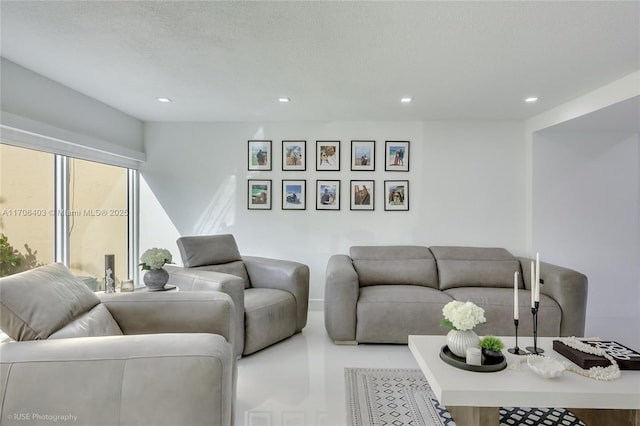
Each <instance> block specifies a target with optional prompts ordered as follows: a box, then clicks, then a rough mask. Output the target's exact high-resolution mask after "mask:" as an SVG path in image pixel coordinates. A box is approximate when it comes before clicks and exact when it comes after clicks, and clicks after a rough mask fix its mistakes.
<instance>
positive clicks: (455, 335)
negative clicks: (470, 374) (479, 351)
mask: <svg viewBox="0 0 640 426" xmlns="http://www.w3.org/2000/svg"><path fill="white" fill-rule="evenodd" d="M447 346H448V347H449V350H450V351H451V352H452V353H453V354H454V355H456V356H459V357H460V358H465V357H466V356H467V348H469V347H476V348H479V347H480V337H478V335H477V334H476V332H475V331H473V330H451V331H450V332H449V333H448V334H447Z"/></svg>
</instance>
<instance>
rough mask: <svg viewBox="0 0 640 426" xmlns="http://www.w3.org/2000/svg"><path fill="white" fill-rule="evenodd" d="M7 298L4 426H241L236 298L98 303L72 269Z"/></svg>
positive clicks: (4, 284) (18, 285)
mask: <svg viewBox="0 0 640 426" xmlns="http://www.w3.org/2000/svg"><path fill="white" fill-rule="evenodd" d="M0 293H1V295H2V298H1V300H0V301H1V303H0V325H1V328H2V330H3V331H5V332H6V333H7V335H9V336H10V337H11V338H12V339H14V341H9V342H5V343H0V383H1V386H0V389H2V393H1V401H0V414H1V415H0V425H2V426H5V425H6V426H10V425H36V424H37V425H44V424H47V425H49V424H67V425H68V424H74V425H86V426H96V425H109V426H133V425H149V426H151V425H153V426H161V425H167V426H168V425H172V426H173V425H190V426H196V425H203V426H204V425H207V426H213V425H218V426H220V425H225V426H226V425H232V424H234V420H233V416H234V400H235V388H236V385H235V381H236V359H235V356H234V355H233V348H232V346H231V343H229V341H230V340H232V338H233V336H234V333H233V328H234V326H235V322H234V321H233V311H234V305H233V302H232V300H231V298H230V297H229V296H228V295H226V294H223V293H219V292H212V291H209V292H202V293H195V292H155V293H144V292H135V293H118V294H104V293H102V294H95V293H93V292H91V291H90V290H89V289H88V288H87V287H86V286H85V284H84V283H83V282H82V281H80V280H79V279H77V278H76V277H75V276H73V275H72V274H71V272H70V271H69V270H68V269H67V268H66V267H65V266H64V265H62V264H51V265H47V266H43V267H40V268H37V269H33V270H29V271H26V272H23V273H21V274H16V275H12V276H9V277H5V278H1V279H0Z"/></svg>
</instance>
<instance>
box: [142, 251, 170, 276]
mask: <svg viewBox="0 0 640 426" xmlns="http://www.w3.org/2000/svg"><path fill="white" fill-rule="evenodd" d="M165 263H173V262H172V257H171V253H170V252H169V250H167V249H161V248H150V249H148V250H147V251H145V252H144V253H142V256H140V265H139V266H141V267H142V270H143V271H148V270H151V269H160V268H162V267H163V266H164V265H165Z"/></svg>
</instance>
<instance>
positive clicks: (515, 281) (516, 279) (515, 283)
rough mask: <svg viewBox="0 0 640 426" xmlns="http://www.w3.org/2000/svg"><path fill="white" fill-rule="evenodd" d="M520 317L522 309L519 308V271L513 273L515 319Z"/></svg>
mask: <svg viewBox="0 0 640 426" xmlns="http://www.w3.org/2000/svg"><path fill="white" fill-rule="evenodd" d="M518 318H520V310H519V308H518V271H515V272H514V273H513V319H516V320H517V319H518Z"/></svg>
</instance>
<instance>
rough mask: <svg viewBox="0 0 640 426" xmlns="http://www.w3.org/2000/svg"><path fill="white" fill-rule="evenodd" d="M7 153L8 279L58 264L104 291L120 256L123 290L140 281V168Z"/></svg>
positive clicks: (2, 204) (2, 197)
mask: <svg viewBox="0 0 640 426" xmlns="http://www.w3.org/2000/svg"><path fill="white" fill-rule="evenodd" d="M0 154H1V160H0V166H1V175H0V177H1V178H2V181H1V182H2V186H1V189H2V191H1V193H0V212H1V213H2V216H0V219H1V222H0V233H1V234H3V236H2V238H3V240H2V246H1V247H0V249H1V250H2V252H1V253H0V255H1V258H0V261H1V262H2V275H10V274H13V273H16V272H19V271H22V270H26V269H31V268H34V267H36V266H40V265H43V264H47V263H51V262H54V261H58V262H62V263H64V264H66V265H67V266H69V268H70V269H71V271H72V272H73V273H74V274H75V275H77V276H79V277H82V278H83V279H84V281H85V282H86V283H87V285H88V286H89V287H90V288H91V289H93V290H100V289H103V288H104V287H103V286H104V275H105V261H106V256H107V255H113V258H114V259H115V268H114V269H115V270H114V275H115V279H116V284H117V283H118V282H119V281H121V280H125V279H133V276H134V274H135V272H136V271H135V268H133V267H132V265H135V264H136V263H135V259H137V253H135V250H134V249H133V248H134V245H133V243H132V240H133V235H135V232H134V231H133V230H132V227H133V223H134V221H133V220H132V216H133V215H132V214H131V213H132V212H131V211H130V210H131V208H130V205H135V203H132V202H131V200H132V199H133V196H134V195H133V194H134V193H135V186H133V185H132V181H133V182H137V172H136V171H135V170H132V169H127V168H125V167H118V166H112V165H107V164H102V163H97V162H94V161H87V160H81V159H76V158H69V157H66V156H61V155H54V154H49V153H43V152H40V151H35V150H32V149H26V148H17V147H14V146H11V145H6V144H0ZM23 246H24V247H25V249H24V250H21V247H23ZM10 247H12V248H13V251H12V250H11V249H10ZM16 257H17V258H19V260H20V262H19V263H20V265H15V266H11V264H12V263H15V262H14V260H15V258H16ZM23 259H24V260H23ZM5 265H8V266H7V267H6V268H5ZM5 269H6V271H5Z"/></svg>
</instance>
